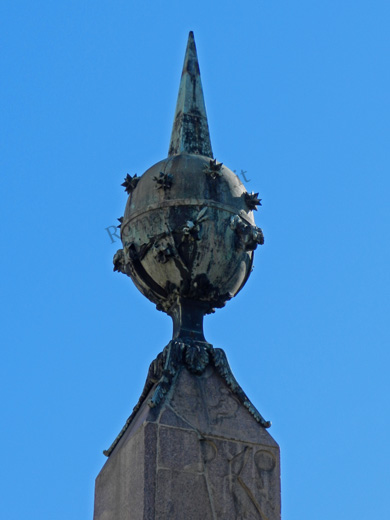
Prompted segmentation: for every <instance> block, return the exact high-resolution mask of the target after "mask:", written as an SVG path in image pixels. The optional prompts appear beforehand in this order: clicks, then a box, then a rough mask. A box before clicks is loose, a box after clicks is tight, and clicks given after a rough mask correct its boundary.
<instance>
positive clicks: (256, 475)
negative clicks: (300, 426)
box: [94, 367, 280, 520]
mask: <svg viewBox="0 0 390 520" xmlns="http://www.w3.org/2000/svg"><path fill="white" fill-rule="evenodd" d="M152 391H153V390H152ZM216 519H218V520H219V519H220V520H240V519H242V520H244V519H245V520H252V519H253V520H255V519H259V520H280V457H279V447H278V445H277V443H276V442H275V441H274V440H273V438H272V437H271V436H270V434H269V433H268V432H267V430H265V429H264V428H263V427H262V426H261V425H260V424H259V423H258V422H256V421H255V419H254V418H253V417H252V416H251V415H250V413H249V412H248V410H247V409H246V408H244V406H243V405H242V404H241V403H240V402H239V401H238V400H237V398H236V397H235V396H234V395H233V394H232V392H231V391H230V390H229V389H228V388H227V386H226V385H225V383H224V382H223V380H222V379H221V378H220V377H219V376H218V375H217V374H216V373H215V371H214V369H213V368H212V367H208V368H207V369H206V370H205V372H204V373H203V374H202V375H200V376H197V375H193V374H191V373H189V372H188V371H187V370H186V369H185V368H183V369H182V370H181V371H180V372H179V374H178V375H177V377H176V379H175V381H174V383H173V385H172V387H171V389H170V392H169V394H168V395H167V397H166V399H165V400H164V401H163V403H162V404H161V405H160V406H159V407H157V408H154V409H150V408H149V406H148V405H147V400H146V401H145V402H144V404H143V406H142V407H141V409H140V410H139V412H138V413H137V415H136V417H135V418H134V420H133V421H132V423H131V425H130V427H129V428H128V429H127V431H126V433H125V435H124V436H123V437H122V438H121V440H120V442H119V443H118V445H117V446H116V447H115V449H114V451H113V452H112V454H111V455H110V457H109V459H108V460H107V462H106V464H105V465H104V467H103V468H102V470H101V472H100V473H99V475H98V477H97V479H96V487H95V512H94V520H216Z"/></svg>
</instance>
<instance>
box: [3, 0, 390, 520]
mask: <svg viewBox="0 0 390 520" xmlns="http://www.w3.org/2000/svg"><path fill="white" fill-rule="evenodd" d="M0 24H1V27H0V45H1V54H0V62H1V71H2V73H1V80H0V81H1V86H0V89H1V93H0V94H1V95H0V105H1V106H0V109H1V121H2V124H1V130H0V132H1V154H0V172H1V176H0V189H1V196H2V204H1V219H0V222H1V242H2V254H1V271H0V272H1V293H0V294H1V336H2V341H1V343H2V356H1V364H0V392H1V396H2V397H1V429H0V441H1V446H2V463H1V466H0V488H1V498H0V517H1V518H2V519H4V520H22V519H23V520H25V519H28V520H53V519H55V520H70V519H72V520H84V519H91V518H92V511H93V493H94V479H95V477H96V475H97V474H98V472H99V471H100V468H101V467H102V465H103V463H104V461H105V457H104V456H103V455H102V450H103V449H105V448H107V447H108V446H109V445H110V444H111V442H112V441H113V439H114V438H115V437H116V435H117V433H118V432H119V430H120V429H121V427H122V426H123V423H124V422H125V420H126V418H127V417H128V415H129V414H130V413H131V410H132V408H133V406H134V405H135V403H136V401H137V399H138V397H139V395H140V392H141V390H142V386H143V383H144V378H145V377H146V373H147V368H148V365H149V363H150V362H151V361H152V359H153V358H154V357H155V356H156V355H157V353H158V352H159V351H160V350H162V348H163V347H164V346H165V345H166V343H167V342H168V341H169V339H170V334H171V323H170V320H169V319H168V318H167V317H166V316H165V315H163V314H162V313H159V312H157V311H156V310H155V309H154V307H153V305H152V304H151V303H149V302H148V301H147V300H146V299H145V298H144V297H143V296H142V295H141V294H139V293H138V292H137V290H136V289H135V288H134V287H133V286H132V284H131V282H130V280H129V279H127V278H126V277H125V276H123V275H120V274H118V273H113V272H112V256H113V255H114V253H115V252H116V250H117V249H118V248H119V247H120V244H119V243H118V242H116V243H111V241H110V239H109V236H108V234H107V232H106V231H105V228H106V227H108V226H110V225H114V224H115V223H116V219H117V217H119V216H121V215H122V214H123V210H124V206H125V202H126V194H125V193H124V191H123V188H122V187H121V186H120V184H121V182H123V178H124V176H125V174H126V173H131V174H133V173H136V172H137V173H138V175H140V174H142V173H143V171H145V170H146V169H147V168H148V167H149V166H151V165H152V164H154V163H155V162H157V161H158V160H160V159H163V158H164V157H166V155H167V151H168V143H169V137H170V131H171V125H172V119H173V113H174V108H175V103H176V96H177V90H178V86H179V79H180V73H181V67H182V62H183V57H184V51H185V46H186V41H187V35H188V31H189V30H193V31H194V33H195V39H196V43H197V48H198V55H199V60H200V67H201V73H202V81H203V88H204V93H205V100H206V107H207V112H208V117H209V126H210V132H211V140H212V145H213V149H214V152H215V155H216V157H217V159H218V160H219V161H222V162H224V163H225V164H226V165H227V166H228V167H230V168H231V169H235V170H237V171H238V172H239V171H240V170H241V169H243V170H245V171H246V172H247V173H246V176H247V178H248V179H250V181H249V182H248V183H247V189H248V190H249V191H256V192H257V191H259V192H260V196H261V197H262V199H263V206H262V208H260V209H259V211H258V214H256V217H257V225H259V226H261V227H262V228H263V230H264V234H265V239H266V243H265V245H264V246H262V247H261V248H260V249H259V251H258V253H257V254H256V258H255V270H254V272H253V275H252V277H251V278H250V280H249V282H248V284H247V286H246V287H245V289H244V290H243V291H242V292H241V293H240V294H239V296H238V297H237V298H235V300H234V301H231V302H230V303H228V305H227V306H226V307H225V309H222V310H219V311H217V313H216V314H215V315H213V316H211V317H207V318H206V323H205V330H206V337H207V339H208V340H209V341H210V342H212V343H213V344H214V346H218V347H222V348H224V349H225V350H226V352H227V355H228V358H229V361H230V364H231V366H232V369H233V371H234V373H235V375H236V377H237V379H238V380H239V382H240V383H241V385H242V386H243V388H244V390H245V391H246V392H247V394H248V395H249V397H250V398H251V399H252V401H253V403H254V404H255V405H256V406H257V407H258V409H259V410H260V412H261V413H262V414H263V415H264V416H265V417H266V418H267V419H270V420H272V422H273V426H272V428H271V430H270V432H271V434H272V435H273V436H274V438H275V439H276V440H277V441H278V442H279V444H280V446H281V452H282V514H283V520H328V519H329V518H332V519H335V520H345V519H350V518H351V519H352V518H353V519H354V520H366V519H367V518H377V519H386V518H389V507H388V491H389V484H390V474H389V473H390V471H389V467H390V444H389V440H388V437H389V426H390V416H389V408H390V406H389V393H390V392H389V391H390V377H389V365H390V354H389V346H390V345H389V343H390V342H389V328H390V327H389V314H390V313H389V264H390V246H389V229H390V222H389V188H390V180H389V179H390V176H389V166H390V159H389V133H390V132H389V130H390V128H389V127H390V123H389V121H390V118H389V116H390V106H389V92H390V84H389V83H390V81H389V79H390V67H389V65H390V64H389V56H390V41H389V38H390V37H389V34H390V33H389V26H390V3H389V2H388V1H387V0H386V1H385V0H378V1H376V2H372V1H368V0H366V1H362V0H354V1H352V0H343V1H340V0H318V1H317V0H300V1H299V2H298V1H295V2H293V1H291V0H289V1H287V0H280V1H269V0H267V1H264V0H256V1H251V0H250V1H243V2H237V1H235V2H232V1H229V0H226V1H223V2H222V1H216V2H210V1H207V2H206V1H204V0H198V1H197V2H186V1H184V2H183V1H181V2H179V1H174V2H169V1H164V2H163V1H161V0H147V1H138V2H134V1H131V0H126V1H115V0H112V1H110V2H108V1H107V2H106V1H100V0H95V1H92V0H88V1H86V0H77V1H71V0H69V1H56V2H53V1H40V0H36V1H34V2H27V1H19V0H12V1H10V0H9V1H8V2H3V3H2V5H1V7H0Z"/></svg>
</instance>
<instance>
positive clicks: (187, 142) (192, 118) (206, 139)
mask: <svg viewBox="0 0 390 520" xmlns="http://www.w3.org/2000/svg"><path fill="white" fill-rule="evenodd" d="M180 153H192V154H199V155H205V156H206V157H211V158H213V151H212V148H211V141H210V133H209V125H208V123H207V115H206V107H205V104H204V98H203V90H202V83H201V80H200V71H199V63H198V56H197V54H196V47H195V40H194V33H193V32H192V31H191V32H190V34H189V36H188V43H187V50H186V54H185V58H184V65H183V72H182V75H181V81H180V87H179V95H178V98H177V104H176V111H175V117H174V120H173V128H172V135H171V142H170V145H169V152H168V155H169V156H171V155H177V154H180Z"/></svg>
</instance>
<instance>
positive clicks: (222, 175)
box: [114, 153, 263, 314]
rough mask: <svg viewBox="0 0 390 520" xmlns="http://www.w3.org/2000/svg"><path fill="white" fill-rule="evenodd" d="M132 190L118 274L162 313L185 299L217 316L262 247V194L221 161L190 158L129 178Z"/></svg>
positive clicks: (170, 159)
mask: <svg viewBox="0 0 390 520" xmlns="http://www.w3.org/2000/svg"><path fill="white" fill-rule="evenodd" d="M128 191H129V192H130V194H129V198H128V201H127V205H126V209H125V214H124V218H123V222H122V225H121V239H122V243H123V250H120V251H118V253H117V254H116V256H115V258H114V264H115V268H116V270H119V271H122V272H125V273H126V274H127V275H129V276H130V277H131V279H132V280H133V282H134V283H135V285H136V286H137V288H138V289H139V290H140V291H141V292H142V293H143V294H144V295H145V296H146V297H147V298H149V300H151V301H152V302H154V303H155V304H156V305H157V308H158V309H160V310H163V311H165V312H167V313H168V314H169V313H170V309H171V308H172V307H173V306H174V305H175V304H176V303H177V301H178V300H182V299H186V300H190V301H194V302H199V303H200V304H202V305H203V306H204V312H212V310H213V309H214V308H215V307H222V306H223V305H224V304H225V302H226V301H227V300H229V299H230V298H232V297H233V296H235V295H236V294H237V293H238V291H239V290H240V289H241V288H242V287H243V285H244V284H245V282H246V281H247V279H248V276H249V274H250V272H251V268H252V262H253V250H254V249H255V248H256V247H257V245H258V244H261V243H263V234H262V232H261V230H260V229H259V228H257V227H256V226H255V223H254V218H253V209H256V205H258V204H259V203H260V202H259V199H257V194H249V193H247V191H246V189H245V187H244V185H243V184H242V183H241V181H240V180H239V179H238V177H237V176H236V175H235V174H234V173H233V172H232V171H231V170H229V169H228V168H226V167H225V166H224V165H222V163H218V162H217V161H216V160H212V159H210V158H208V157H205V156H201V155H195V154H187V153H184V154H179V155H173V156H171V157H168V158H167V159H164V160H163V161H160V162H158V163H157V164H155V165H154V166H152V167H151V168H149V169H148V170H147V171H146V172H145V173H144V174H143V175H142V176H141V177H140V178H139V179H138V178H130V180H129V186H128Z"/></svg>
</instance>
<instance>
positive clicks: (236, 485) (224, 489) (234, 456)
mask: <svg viewBox="0 0 390 520" xmlns="http://www.w3.org/2000/svg"><path fill="white" fill-rule="evenodd" d="M257 448H260V446H257ZM201 450H202V457H203V463H204V468H205V469H204V471H205V476H206V481H207V482H208V488H209V489H210V490H211V492H210V500H211V502H212V505H213V510H214V511H215V513H216V517H217V518H223V519H224V520H279V519H280V510H279V502H278V500H279V498H278V494H279V484H278V478H277V474H276V471H275V469H276V466H277V459H276V456H275V455H274V454H273V453H271V451H269V450H268V449H266V448H261V449H256V446H253V445H252V446H251V445H245V444H243V443H240V442H234V441H227V440H221V439H215V438H209V437H208V438H203V439H202V440H201Z"/></svg>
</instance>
